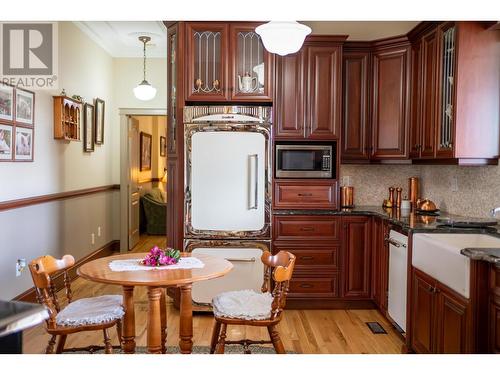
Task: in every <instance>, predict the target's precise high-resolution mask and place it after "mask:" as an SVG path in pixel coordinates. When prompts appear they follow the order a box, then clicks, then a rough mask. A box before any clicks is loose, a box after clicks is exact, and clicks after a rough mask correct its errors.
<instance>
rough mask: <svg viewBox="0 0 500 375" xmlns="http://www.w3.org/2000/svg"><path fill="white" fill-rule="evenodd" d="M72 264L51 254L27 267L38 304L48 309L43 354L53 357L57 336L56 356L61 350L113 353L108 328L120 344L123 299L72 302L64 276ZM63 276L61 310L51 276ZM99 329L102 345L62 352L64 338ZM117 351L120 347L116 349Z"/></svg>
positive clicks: (72, 260)
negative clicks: (46, 339)
mask: <svg viewBox="0 0 500 375" xmlns="http://www.w3.org/2000/svg"><path fill="white" fill-rule="evenodd" d="M74 264H75V258H73V256H71V255H64V256H63V257H62V259H55V258H53V257H51V256H50V255H47V256H42V257H39V258H37V259H34V260H33V261H31V263H30V264H29V269H30V272H31V277H32V278H33V282H34V284H35V290H36V295H37V299H38V302H39V303H41V304H43V305H45V306H46V307H47V309H48V310H49V318H48V319H47V320H46V321H45V322H46V327H45V328H46V331H47V333H48V334H49V335H51V337H50V340H49V343H48V345H47V348H46V350H45V353H47V354H52V353H53V352H54V345H55V344H56V337H57V336H59V342H58V343H57V349H56V353H62V352H63V351H79V350H86V351H89V352H91V353H92V352H94V351H96V350H99V349H105V353H106V354H111V353H112V352H113V346H112V345H111V341H110V339H109V335H108V331H107V329H108V328H111V327H113V326H116V329H117V333H118V339H119V340H120V343H121V318H122V316H123V314H124V310H123V307H122V296H120V295H104V296H99V297H92V298H82V299H79V300H76V301H73V299H72V291H71V283H70V279H69V276H68V273H67V270H68V268H69V267H71V266H73V265H74ZM60 272H63V273H64V286H65V289H66V298H67V300H68V304H67V306H66V307H64V308H61V305H60V303H59V300H58V298H57V293H56V289H55V285H54V282H53V280H52V276H53V275H54V274H56V273H57V274H58V273H60ZM96 330H102V332H103V335H104V347H103V346H96V345H92V346H88V347H86V348H72V349H64V345H65V343H66V337H67V335H69V334H71V333H76V332H82V331H96ZM116 348H119V346H116Z"/></svg>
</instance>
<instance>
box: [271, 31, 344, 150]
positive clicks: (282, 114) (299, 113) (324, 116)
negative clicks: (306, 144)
mask: <svg viewBox="0 0 500 375" xmlns="http://www.w3.org/2000/svg"><path fill="white" fill-rule="evenodd" d="M344 40H345V37H326V36H311V37H308V38H307V39H306V41H305V43H304V45H303V47H302V49H301V50H300V51H299V52H297V53H296V54H292V55H288V56H278V57H277V58H276V95H275V97H276V99H275V108H276V121H275V126H274V128H275V138H276V139H296V140H298V139H312V140H316V139H317V140H332V139H337V138H339V136H340V121H341V108H340V105H341V104H340V103H341V93H342V77H341V72H342V42H343V41H344Z"/></svg>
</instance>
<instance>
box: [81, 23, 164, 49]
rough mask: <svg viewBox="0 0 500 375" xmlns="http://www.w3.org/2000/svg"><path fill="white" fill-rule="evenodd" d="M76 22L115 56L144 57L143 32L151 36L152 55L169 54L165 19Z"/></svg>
mask: <svg viewBox="0 0 500 375" xmlns="http://www.w3.org/2000/svg"><path fill="white" fill-rule="evenodd" d="M75 25H76V26H78V28H79V29H80V30H82V31H83V32H84V33H85V34H87V35H88V36H89V37H90V38H91V39H92V40H93V41H94V42H96V43H97V44H98V45H100V46H101V47H102V48H104V49H105V50H106V51H107V52H108V53H109V54H110V55H111V56H113V57H142V54H143V52H142V42H140V41H139V40H138V39H137V38H138V37H139V36H140V35H147V36H150V37H151V41H150V42H149V43H148V44H147V48H146V51H147V52H146V53H147V57H148V58H149V57H163V58H166V57H167V29H166V27H165V26H164V25H163V23H162V22H161V21H82V22H75Z"/></svg>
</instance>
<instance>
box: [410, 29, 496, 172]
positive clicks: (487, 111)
mask: <svg viewBox="0 0 500 375" xmlns="http://www.w3.org/2000/svg"><path fill="white" fill-rule="evenodd" d="M408 36H409V38H410V40H411V43H412V83H411V86H412V88H411V90H412V103H411V107H412V109H411V122H410V158H411V159H413V160H414V162H416V163H430V162H432V163H455V164H463V165H481V164H497V163H498V154H499V144H500V143H499V138H498V137H497V136H496V135H497V134H498V116H499V106H498V100H499V96H500V95H499V92H500V83H499V82H500V70H499V69H498V66H499V64H500V56H499V54H498V53H495V52H494V51H495V50H496V47H497V46H498V44H499V42H500V33H499V32H498V30H490V29H488V24H487V23H485V22H470V21H468V22H467V21H466V22H423V23H421V24H419V25H418V26H417V27H416V28H415V29H414V30H412V31H411V32H410V33H409V35H408ZM485 134H489V135H492V134H493V136H492V137H489V136H485Z"/></svg>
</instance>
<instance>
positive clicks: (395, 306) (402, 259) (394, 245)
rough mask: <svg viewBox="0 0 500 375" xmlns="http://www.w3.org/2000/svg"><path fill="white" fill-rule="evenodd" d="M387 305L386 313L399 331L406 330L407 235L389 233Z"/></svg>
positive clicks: (394, 232) (392, 231)
mask: <svg viewBox="0 0 500 375" xmlns="http://www.w3.org/2000/svg"><path fill="white" fill-rule="evenodd" d="M388 242H389V291H388V298H389V306H388V313H389V316H390V317H391V318H392V320H393V321H394V322H395V323H396V324H397V325H398V326H399V327H398V328H400V330H401V331H403V332H406V298H407V296H406V294H407V288H406V286H407V275H408V273H407V271H408V237H407V236H406V235H404V234H401V233H399V232H396V231H394V230H391V232H390V233H389V241H388Z"/></svg>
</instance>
